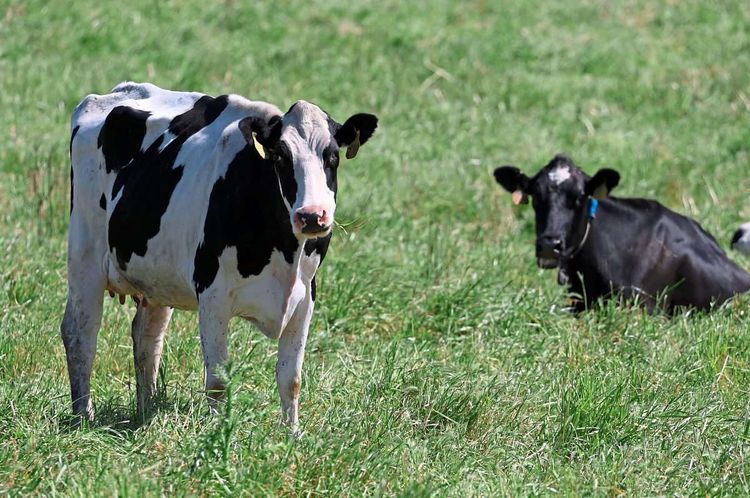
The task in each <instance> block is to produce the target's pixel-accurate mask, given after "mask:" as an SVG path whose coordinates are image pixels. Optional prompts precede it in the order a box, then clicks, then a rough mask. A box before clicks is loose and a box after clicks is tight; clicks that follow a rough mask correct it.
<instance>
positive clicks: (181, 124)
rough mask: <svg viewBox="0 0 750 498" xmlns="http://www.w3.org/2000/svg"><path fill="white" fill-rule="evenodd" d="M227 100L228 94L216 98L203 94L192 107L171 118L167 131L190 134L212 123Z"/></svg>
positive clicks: (176, 133) (222, 109) (175, 133)
mask: <svg viewBox="0 0 750 498" xmlns="http://www.w3.org/2000/svg"><path fill="white" fill-rule="evenodd" d="M228 102H229V96H228V95H220V96H218V97H216V98H214V97H209V96H208V95H204V96H203V97H201V98H199V99H198V100H196V101H195V104H194V105H193V108H192V109H190V110H189V111H187V112H185V113H183V114H180V115H179V116H177V117H175V118H174V119H172V122H170V123H169V131H170V132H172V134H174V135H185V136H188V137H189V136H191V135H194V134H195V133H197V132H198V131H199V130H201V129H202V128H204V127H206V126H208V125H209V124H211V123H213V122H214V121H215V120H216V118H218V117H219V114H221V113H222V111H224V109H225V108H226V107H227V103H228Z"/></svg>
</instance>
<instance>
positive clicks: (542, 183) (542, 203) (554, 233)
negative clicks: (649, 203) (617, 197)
mask: <svg viewBox="0 0 750 498" xmlns="http://www.w3.org/2000/svg"><path fill="white" fill-rule="evenodd" d="M495 180H497V183H499V184H500V185H501V186H502V187H503V188H504V189H505V190H507V191H508V192H510V193H511V194H512V195H513V202H514V204H526V203H528V197H529V196H531V199H532V205H533V206H534V214H535V217H536V256H537V264H538V265H539V266H540V267H541V268H555V267H557V266H558V264H559V263H560V258H561V257H562V256H563V255H564V254H565V253H566V250H568V248H571V247H574V245H575V244H577V243H579V242H580V241H579V240H577V239H576V237H579V238H580V234H579V233H578V232H579V230H578V227H579V226H580V223H581V220H582V219H584V217H585V216H587V212H586V211H587V209H588V199H589V198H595V199H603V198H605V197H606V196H607V195H608V194H609V192H610V191H611V190H612V189H613V188H615V187H616V186H617V184H618V183H619V181H620V175H619V173H617V172H616V171H614V170H611V169H600V170H599V171H597V173H596V174H595V175H594V176H593V177H589V176H588V175H586V173H584V172H583V171H581V169H580V168H579V167H578V166H576V164H575V163H574V162H573V160H572V159H570V158H568V157H567V156H565V155H562V154H558V155H557V156H555V157H554V158H553V159H552V160H551V161H550V162H549V164H547V165H546V166H545V167H543V168H542V169H541V170H540V171H539V172H538V173H537V174H536V175H534V177H533V178H529V177H527V176H526V175H524V174H523V173H522V172H521V170H519V169H518V168H516V167H515V166H502V167H500V168H497V169H496V170H495Z"/></svg>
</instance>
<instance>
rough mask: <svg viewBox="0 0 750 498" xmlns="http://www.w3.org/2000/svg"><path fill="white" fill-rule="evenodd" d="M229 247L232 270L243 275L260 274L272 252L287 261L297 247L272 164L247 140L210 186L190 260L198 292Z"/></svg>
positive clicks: (216, 269)
mask: <svg viewBox="0 0 750 498" xmlns="http://www.w3.org/2000/svg"><path fill="white" fill-rule="evenodd" d="M228 247H233V248H235V249H236V250H237V260H236V264H237V267H236V270H237V272H238V273H239V274H240V275H241V276H242V277H243V278H247V277H250V276H252V275H259V274H260V273H261V272H262V271H263V269H264V268H265V267H266V266H268V264H269V263H270V261H271V256H272V254H273V252H274V251H279V252H280V253H281V254H282V256H283V258H284V260H285V261H286V262H287V263H288V264H292V262H293V257H294V253H295V252H296V251H297V249H298V247H299V243H298V241H297V239H296V238H295V237H294V234H293V232H292V227H291V224H290V221H289V213H288V211H287V208H286V206H285V204H284V201H283V199H282V198H281V196H280V195H279V184H278V179H277V177H276V173H275V172H274V167H273V164H272V163H271V161H270V160H269V159H264V158H262V157H261V156H260V155H259V154H258V151H257V150H256V149H255V147H253V146H251V145H249V144H245V145H244V147H242V149H241V150H240V151H239V152H236V153H235V155H234V157H233V159H232V160H231V161H230V162H229V164H228V165H227V169H226V171H225V173H224V174H223V175H222V176H221V177H220V178H218V179H217V180H216V181H215V183H214V184H213V186H212V188H211V194H210V196H209V203H208V209H207V212H206V218H205V221H204V225H203V237H202V240H201V243H200V245H199V246H198V248H197V250H196V253H195V259H194V270H193V284H194V286H195V290H196V293H197V294H198V295H200V293H201V292H203V290H205V289H206V288H208V287H210V286H211V284H212V283H213V281H214V279H215V278H216V274H217V272H218V270H219V266H220V258H221V255H222V253H223V252H224V250H225V249H226V248H228Z"/></svg>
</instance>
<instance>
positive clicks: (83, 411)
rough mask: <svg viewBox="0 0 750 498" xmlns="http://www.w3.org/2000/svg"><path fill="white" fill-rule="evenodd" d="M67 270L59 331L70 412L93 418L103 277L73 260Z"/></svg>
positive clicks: (84, 417)
mask: <svg viewBox="0 0 750 498" xmlns="http://www.w3.org/2000/svg"><path fill="white" fill-rule="evenodd" d="M68 271H69V275H68V302H67V305H66V306H65V315H64V317H63V321H62V324H61V325H60V332H61V334H62V339H63V344H64V345H65V355H66V358H67V363H68V377H69V378H70V394H71V398H72V401H73V413H74V414H75V415H78V416H79V417H81V418H83V419H86V420H93V419H94V405H93V403H92V401H91V369H92V367H93V364H94V356H95V355H96V337H97V334H98V333H99V327H100V326H101V321H102V304H103V300H104V285H105V284H104V277H103V276H102V274H101V272H97V271H96V270H95V269H94V268H84V267H82V266H81V265H79V264H77V263H76V262H75V261H73V262H71V264H69V266H68Z"/></svg>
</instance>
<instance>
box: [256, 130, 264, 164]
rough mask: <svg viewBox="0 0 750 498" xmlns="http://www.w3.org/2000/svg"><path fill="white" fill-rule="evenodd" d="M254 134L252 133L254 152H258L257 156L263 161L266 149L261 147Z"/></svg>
mask: <svg viewBox="0 0 750 498" xmlns="http://www.w3.org/2000/svg"><path fill="white" fill-rule="evenodd" d="M255 135H256V133H255V132H253V145H255V150H257V151H258V155H259V156H260V157H262V158H263V159H265V158H266V149H265V147H263V145H261V143H260V142H258V138H257V137H256V136H255Z"/></svg>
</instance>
